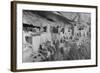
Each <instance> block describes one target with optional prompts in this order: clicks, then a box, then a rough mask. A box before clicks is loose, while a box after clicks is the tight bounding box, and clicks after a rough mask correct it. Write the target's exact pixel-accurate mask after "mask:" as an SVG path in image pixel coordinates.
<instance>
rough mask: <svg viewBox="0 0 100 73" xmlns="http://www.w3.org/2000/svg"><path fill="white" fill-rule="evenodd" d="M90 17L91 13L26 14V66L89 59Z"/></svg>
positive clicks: (24, 22) (44, 12)
mask: <svg viewBox="0 0 100 73" xmlns="http://www.w3.org/2000/svg"><path fill="white" fill-rule="evenodd" d="M90 17H91V14H90V13H77V12H58V11H54V12H51V11H32V10H23V18H22V20H23V21H22V22H23V24H22V25H23V35H25V34H28V35H26V36H23V45H25V46H26V47H23V53H22V54H23V62H33V61H34V62H38V61H57V60H78V59H90V57H91V55H90V52H91V51H90V50H91V49H90V48H91V47H90V45H91V44H90V40H91V39H90V38H91V31H90V30H91V27H90V26H91V18H90ZM87 43H88V45H86V44H87ZM74 46H76V47H74ZM82 46H84V47H85V49H84V47H82ZM80 47H81V48H80ZM25 48H27V49H25ZM44 50H45V51H44ZM51 50H52V51H53V54H52V51H51ZM75 51H76V52H75ZM82 51H85V52H83V53H82V54H81V52H82ZM86 54H87V56H88V58H87V56H86Z"/></svg>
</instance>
